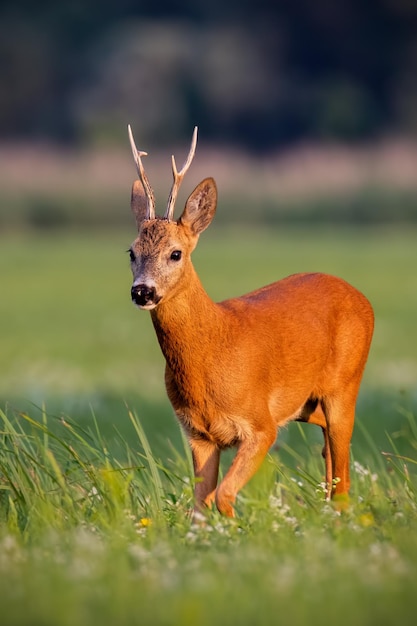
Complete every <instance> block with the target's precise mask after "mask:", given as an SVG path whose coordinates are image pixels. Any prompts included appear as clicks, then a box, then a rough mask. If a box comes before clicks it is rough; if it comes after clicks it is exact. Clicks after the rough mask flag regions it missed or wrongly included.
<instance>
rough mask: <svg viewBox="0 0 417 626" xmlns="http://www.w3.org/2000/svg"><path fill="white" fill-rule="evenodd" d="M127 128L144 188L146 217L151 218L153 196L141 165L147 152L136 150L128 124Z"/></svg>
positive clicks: (153, 209) (153, 204)
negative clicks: (142, 158)
mask: <svg viewBox="0 0 417 626" xmlns="http://www.w3.org/2000/svg"><path fill="white" fill-rule="evenodd" d="M127 130H128V133H129V140H130V147H131V148H132V154H133V158H134V160H135V163H136V168H137V170H138V174H139V178H140V180H141V182H142V185H143V188H144V189H145V193H146V199H147V211H146V219H148V220H151V219H154V217H155V196H154V194H153V191H152V187H151V186H150V184H149V180H148V177H147V176H146V174H145V169H144V167H143V163H142V160H141V157H143V156H147V155H148V153H147V152H142V151H138V149H137V148H136V145H135V140H134V139H133V133H132V129H131V127H130V124H128V126H127Z"/></svg>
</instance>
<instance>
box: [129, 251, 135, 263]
mask: <svg viewBox="0 0 417 626" xmlns="http://www.w3.org/2000/svg"><path fill="white" fill-rule="evenodd" d="M128 252H129V256H130V260H131V262H132V263H133V261H135V260H136V257H135V253H134V252H133V250H132V248H129V250H128Z"/></svg>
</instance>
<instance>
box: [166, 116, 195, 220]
mask: <svg viewBox="0 0 417 626" xmlns="http://www.w3.org/2000/svg"><path fill="white" fill-rule="evenodd" d="M197 131H198V128H197V126H195V127H194V132H193V138H192V140H191V147H190V151H189V153H188V157H187V159H186V160H185V161H184V165H183V166H182V168H181V170H180V171H178V170H177V164H176V163H175V157H174V155H172V175H173V177H174V182H173V183H172V187H171V192H170V194H169V198H168V206H167V210H166V211H165V216H164V217H165V218H166V219H167V220H172V218H173V217H174V208H175V201H176V199H177V194H178V190H179V188H180V185H181V183H182V179H183V178H184V176H185V174H186V173H187V172H188V170H189V167H190V165H191V162H192V160H193V158H194V154H195V148H196V145H197Z"/></svg>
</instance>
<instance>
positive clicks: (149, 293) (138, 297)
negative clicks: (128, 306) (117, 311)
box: [130, 285, 155, 306]
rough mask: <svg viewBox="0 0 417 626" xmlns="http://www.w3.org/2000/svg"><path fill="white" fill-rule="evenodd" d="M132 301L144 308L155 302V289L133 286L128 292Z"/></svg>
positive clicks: (145, 286) (146, 286)
mask: <svg viewBox="0 0 417 626" xmlns="http://www.w3.org/2000/svg"><path fill="white" fill-rule="evenodd" d="M130 295H131V296H132V300H133V302H134V303H135V304H137V305H138V306H145V305H146V304H150V303H151V302H154V300H155V288H154V287H148V285H133V287H132V289H131V290H130Z"/></svg>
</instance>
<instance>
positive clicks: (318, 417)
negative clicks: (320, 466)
mask: <svg viewBox="0 0 417 626" xmlns="http://www.w3.org/2000/svg"><path fill="white" fill-rule="evenodd" d="M305 409H306V411H305V413H304V414H302V419H301V421H305V422H307V423H308V424H315V425H317V426H320V428H321V430H322V432H323V438H324V446H323V450H322V453H321V454H322V456H323V458H324V462H325V467H326V500H330V497H331V493H332V483H333V467H332V455H331V452H330V441H329V432H328V428H327V421H326V416H325V414H324V411H323V408H322V406H321V402H318V403H317V405H316V406H315V408H314V410H313V412H312V413H308V412H307V411H308V406H306V407H305Z"/></svg>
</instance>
